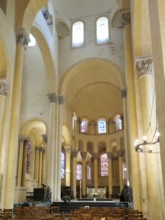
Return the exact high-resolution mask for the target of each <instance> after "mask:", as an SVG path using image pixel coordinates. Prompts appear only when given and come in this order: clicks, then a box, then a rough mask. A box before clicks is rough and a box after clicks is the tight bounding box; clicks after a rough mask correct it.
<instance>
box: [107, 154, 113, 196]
mask: <svg viewBox="0 0 165 220" xmlns="http://www.w3.org/2000/svg"><path fill="white" fill-rule="evenodd" d="M107 156H108V174H109V175H108V191H109V197H110V196H112V194H113V181H112V180H113V179H112V158H113V154H112V152H107Z"/></svg>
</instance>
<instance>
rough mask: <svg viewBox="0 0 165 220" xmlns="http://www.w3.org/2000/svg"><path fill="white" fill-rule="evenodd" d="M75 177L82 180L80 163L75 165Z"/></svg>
mask: <svg viewBox="0 0 165 220" xmlns="http://www.w3.org/2000/svg"><path fill="white" fill-rule="evenodd" d="M76 179H77V180H82V165H81V164H77V165H76Z"/></svg>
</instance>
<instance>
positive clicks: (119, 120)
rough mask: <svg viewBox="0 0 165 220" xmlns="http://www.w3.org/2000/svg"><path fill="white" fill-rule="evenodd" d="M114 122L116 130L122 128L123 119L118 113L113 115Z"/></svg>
mask: <svg viewBox="0 0 165 220" xmlns="http://www.w3.org/2000/svg"><path fill="white" fill-rule="evenodd" d="M115 123H116V131H120V130H122V129H123V121H122V118H121V116H120V115H116V116H115Z"/></svg>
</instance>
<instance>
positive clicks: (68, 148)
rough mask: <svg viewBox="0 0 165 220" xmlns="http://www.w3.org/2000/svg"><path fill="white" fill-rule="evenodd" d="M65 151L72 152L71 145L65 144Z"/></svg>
mask: <svg viewBox="0 0 165 220" xmlns="http://www.w3.org/2000/svg"><path fill="white" fill-rule="evenodd" d="M64 149H65V153H66V154H70V153H71V146H64Z"/></svg>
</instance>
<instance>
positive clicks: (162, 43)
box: [148, 0, 165, 219]
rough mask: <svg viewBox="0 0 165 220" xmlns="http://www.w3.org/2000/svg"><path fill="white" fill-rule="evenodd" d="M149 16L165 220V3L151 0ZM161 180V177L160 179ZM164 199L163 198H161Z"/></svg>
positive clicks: (163, 216)
mask: <svg viewBox="0 0 165 220" xmlns="http://www.w3.org/2000/svg"><path fill="white" fill-rule="evenodd" d="M148 4H149V14H150V27H151V40H152V52H153V60H154V70H155V71H154V76H155V90H156V108H157V119H158V124H159V131H160V134H161V136H160V157H161V166H160V168H161V169H162V172H161V173H162V181H161V179H160V182H162V183H163V189H164V190H161V188H160V190H161V195H163V198H162V202H161V207H160V208H159V209H160V210H161V212H162V219H165V209H164V207H165V147H164V146H165V132H164V131H165V117H164V112H165V99H164V94H165V77H164V76H165V49H164V48H165V37H164V30H165V22H164V21H165V13H164V10H165V1H163V0H150V1H148ZM159 178H161V177H159ZM161 197H162V196H161Z"/></svg>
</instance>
